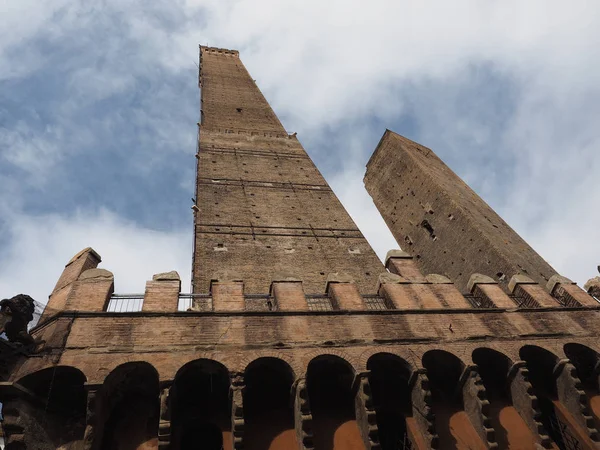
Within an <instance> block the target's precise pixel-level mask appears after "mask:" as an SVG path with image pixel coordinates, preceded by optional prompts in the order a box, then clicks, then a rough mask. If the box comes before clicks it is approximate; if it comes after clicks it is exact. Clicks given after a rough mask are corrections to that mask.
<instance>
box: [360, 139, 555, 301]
mask: <svg viewBox="0 0 600 450" xmlns="http://www.w3.org/2000/svg"><path fill="white" fill-rule="evenodd" d="M365 186H366V188H367V191H368V192H369V194H371V197H373V201H374V202H375V205H376V206H377V209H379V212H381V215H382V216H383V218H384V220H385V222H386V224H387V225H388V227H389V228H390V230H391V231H392V234H393V235H394V237H395V238H396V241H397V242H398V244H399V245H401V246H402V248H404V249H406V250H407V251H409V252H410V253H411V254H413V255H415V256H416V257H417V262H418V265H419V267H420V268H421V269H422V270H423V271H425V272H434V273H440V274H443V275H445V276H447V277H448V278H450V279H451V280H452V281H453V282H454V283H456V284H457V285H458V286H459V287H460V288H461V289H463V290H466V289H467V283H468V281H469V277H470V276H471V274H473V273H474V272H477V271H479V272H481V273H483V274H485V275H488V276H491V277H492V278H494V279H496V280H498V282H499V283H500V284H501V285H502V286H503V287H505V288H508V282H509V280H510V278H511V277H512V276H513V275H516V274H523V275H526V276H528V277H529V278H531V279H533V280H535V281H537V282H538V283H541V284H546V283H547V282H548V281H549V280H550V278H551V277H552V276H553V275H556V271H555V270H554V269H553V268H552V267H550V265H549V264H548V263H547V262H546V261H545V260H544V259H543V258H542V257H541V256H540V255H538V254H537V253H536V252H535V250H533V249H532V248H531V247H530V246H529V245H528V244H527V242H525V241H524V240H523V239H522V238H521V237H520V236H519V235H518V234H517V233H516V232H515V231H514V230H513V229H512V228H511V227H510V226H509V225H508V224H507V223H506V222H505V221H504V220H502V218H501V217H500V216H499V215H498V214H496V212H495V211H494V210H493V209H492V208H490V207H489V206H488V204H487V203H485V202H484V201H483V200H482V199H481V198H480V197H479V196H478V195H477V194H476V193H475V192H474V191H473V190H472V189H471V188H470V187H469V186H467V184H466V183H465V182H464V181H463V180H461V179H460V178H459V177H458V176H457V175H456V174H455V173H454V172H453V171H452V170H450V168H448V166H446V165H445V164H444V163H443V162H442V160H440V158H438V157H437V156H436V155H435V153H433V152H432V151H431V150H430V149H428V148H427V147H423V146H422V145H419V144H417V143H416V142H413V141H411V140H409V139H406V138H404V137H402V136H400V135H398V134H396V133H394V132H392V131H389V130H388V131H386V132H385V134H384V135H383V137H382V138H381V141H380V142H379V144H378V145H377V149H376V150H375V152H374V153H373V156H372V157H371V159H370V161H369V163H368V164H367V173H366V175H365Z"/></svg>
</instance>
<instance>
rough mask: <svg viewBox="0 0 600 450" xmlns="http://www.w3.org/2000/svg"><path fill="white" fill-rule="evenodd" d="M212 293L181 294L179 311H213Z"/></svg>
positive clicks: (178, 305)
mask: <svg viewBox="0 0 600 450" xmlns="http://www.w3.org/2000/svg"><path fill="white" fill-rule="evenodd" d="M212 310H213V304H212V297H211V296H210V294H179V302H178V304H177V311H204V312H208V311H212Z"/></svg>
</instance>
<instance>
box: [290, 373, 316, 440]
mask: <svg viewBox="0 0 600 450" xmlns="http://www.w3.org/2000/svg"><path fill="white" fill-rule="evenodd" d="M295 385H296V395H295V396H294V422H295V427H296V438H297V440H298V449H299V450H313V449H314V448H315V446H314V442H313V427H312V420H313V419H312V413H311V410H310V401H309V399H308V389H307V388H306V379H304V378H300V379H298V380H297V381H296V383H295Z"/></svg>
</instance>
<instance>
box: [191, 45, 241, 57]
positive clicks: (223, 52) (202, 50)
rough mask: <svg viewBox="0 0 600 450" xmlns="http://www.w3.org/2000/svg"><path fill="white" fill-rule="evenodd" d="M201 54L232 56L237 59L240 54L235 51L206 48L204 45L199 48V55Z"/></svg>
mask: <svg viewBox="0 0 600 450" xmlns="http://www.w3.org/2000/svg"><path fill="white" fill-rule="evenodd" d="M202 53H211V54H221V55H232V56H237V57H238V58H239V56H240V52H239V51H237V50H228V49H226V48H218V47H207V46H206V45H201V46H200V54H202Z"/></svg>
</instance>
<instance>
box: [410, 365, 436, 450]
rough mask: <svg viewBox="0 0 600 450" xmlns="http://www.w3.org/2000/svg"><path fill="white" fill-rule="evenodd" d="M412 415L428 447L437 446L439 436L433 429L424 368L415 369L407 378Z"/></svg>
mask: <svg viewBox="0 0 600 450" xmlns="http://www.w3.org/2000/svg"><path fill="white" fill-rule="evenodd" d="M408 389H409V391H410V398H411V404H412V415H413V417H414V418H415V420H416V422H417V426H418V428H419V430H418V431H419V434H420V435H421V437H422V438H423V440H425V443H426V446H427V447H428V448H438V445H439V437H438V435H437V431H436V429H435V421H434V420H435V415H434V414H433V411H432V410H431V405H432V399H431V391H430V389H429V378H428V377H427V370H426V369H417V370H415V371H414V372H413V373H412V375H411V376H410V379H409V380H408Z"/></svg>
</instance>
